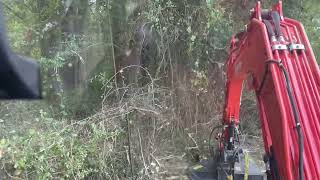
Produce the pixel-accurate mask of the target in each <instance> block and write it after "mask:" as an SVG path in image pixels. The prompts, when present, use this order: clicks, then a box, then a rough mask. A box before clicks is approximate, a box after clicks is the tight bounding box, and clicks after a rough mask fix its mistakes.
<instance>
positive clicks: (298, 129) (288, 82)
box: [279, 64, 304, 180]
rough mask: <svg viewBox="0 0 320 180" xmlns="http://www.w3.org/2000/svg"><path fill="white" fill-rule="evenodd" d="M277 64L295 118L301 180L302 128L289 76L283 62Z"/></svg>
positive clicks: (301, 178) (301, 177) (301, 176)
mask: <svg viewBox="0 0 320 180" xmlns="http://www.w3.org/2000/svg"><path fill="white" fill-rule="evenodd" d="M279 65H280V68H281V69H282V71H283V74H284V76H285V79H286V83H287V91H288V95H289V99H290V104H291V106H292V109H293V115H294V120H295V123H296V128H297V132H298V138H299V179H300V180H303V179H304V172H303V151H304V142H303V141H304V140H303V136H302V130H301V124H300V118H299V114H298V108H297V104H296V102H295V100H294V97H293V93H292V87H291V81H290V78H289V74H288V71H287V70H286V68H285V67H284V66H283V64H279Z"/></svg>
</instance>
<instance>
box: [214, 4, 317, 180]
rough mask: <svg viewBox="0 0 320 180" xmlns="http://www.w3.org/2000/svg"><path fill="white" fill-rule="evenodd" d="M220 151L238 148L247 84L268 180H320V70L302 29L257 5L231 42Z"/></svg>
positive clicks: (278, 12) (279, 7) (275, 10)
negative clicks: (255, 111) (253, 98)
mask: <svg viewBox="0 0 320 180" xmlns="http://www.w3.org/2000/svg"><path fill="white" fill-rule="evenodd" d="M227 63H228V64H227V84H226V88H227V90H226V92H227V94H226V104H225V109H224V116H223V125H224V127H225V130H224V133H223V136H222V137H221V139H220V142H221V143H220V151H221V152H223V151H232V150H234V149H235V147H234V141H235V139H236V136H237V129H238V126H239V124H240V116H239V112H240V102H241V94H242V88H243V83H244V81H245V80H246V81H247V82H248V85H249V87H250V89H252V90H254V91H255V92H256V98H257V101H258V109H259V114H260V120H261V125H262V132H263V139H264V147H265V152H266V157H267V158H266V159H267V161H268V162H267V163H269V164H270V170H269V172H270V175H269V178H270V179H287V180H294V179H297V178H298V177H299V178H298V179H300V180H302V179H320V71H319V66H318V64H317V61H316V59H315V56H314V53H313V51H312V47H311V45H310V42H309V40H308V37H307V35H306V32H305V30H304V28H303V26H302V24H301V23H300V22H298V21H296V20H292V19H289V18H286V17H284V16H283V12H282V2H281V1H280V2H279V3H278V4H277V5H276V6H274V8H273V9H272V10H263V9H262V8H261V5H260V2H258V3H257V4H256V7H255V9H254V11H253V12H252V17H251V20H250V23H249V24H248V26H247V30H246V31H245V32H242V33H239V34H237V35H235V36H234V37H233V38H232V40H231V48H230V56H229V59H228V62H227Z"/></svg>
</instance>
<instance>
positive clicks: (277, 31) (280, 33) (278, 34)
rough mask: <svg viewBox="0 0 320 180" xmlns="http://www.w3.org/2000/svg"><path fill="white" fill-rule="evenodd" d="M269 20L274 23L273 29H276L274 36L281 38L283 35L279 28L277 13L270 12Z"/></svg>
mask: <svg viewBox="0 0 320 180" xmlns="http://www.w3.org/2000/svg"><path fill="white" fill-rule="evenodd" d="M271 18H272V21H273V23H274V26H275V29H276V35H277V36H278V37H281V36H283V33H282V31H281V26H280V15H279V13H278V12H277V11H272V12H271Z"/></svg>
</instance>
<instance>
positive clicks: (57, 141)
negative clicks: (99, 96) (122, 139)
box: [0, 111, 123, 179]
mask: <svg viewBox="0 0 320 180" xmlns="http://www.w3.org/2000/svg"><path fill="white" fill-rule="evenodd" d="M40 118H41V119H40V122H41V124H42V128H41V129H29V130H28V132H27V133H26V134H25V135H23V136H18V135H15V136H13V137H9V138H7V139H2V140H1V141H0V149H1V151H2V153H3V154H4V155H5V157H4V159H2V162H3V163H4V165H5V168H6V169H7V170H8V171H9V172H11V171H12V170H14V172H20V173H18V174H17V173H15V174H16V176H19V177H23V178H32V177H33V178H36V179H53V178H54V179H56V178H61V179H83V178H85V177H87V176H88V175H91V176H92V175H95V174H96V175H98V176H100V177H106V178H107V177H108V176H107V175H106V174H104V173H102V171H101V170H102V169H103V170H105V171H106V172H105V173H110V177H109V178H110V179H111V177H112V174H111V172H118V170H119V169H113V168H114V167H117V166H119V165H115V164H113V163H114V161H116V160H117V159H118V160H119V162H121V161H122V160H121V158H122V156H121V153H118V152H116V150H115V149H114V148H115V147H113V146H114V145H116V143H115V142H114V140H115V139H117V138H118V137H119V136H120V135H121V134H122V133H123V131H122V130H121V128H118V127H113V128H111V126H109V127H107V126H105V124H106V123H103V121H101V122H100V123H99V122H94V121H92V119H90V120H83V121H79V122H77V123H74V124H69V125H68V124H65V123H64V122H63V120H62V121H57V120H55V119H53V118H50V116H49V114H48V113H46V112H44V111H41V112H40ZM115 154H117V155H115ZM111 157H112V158H111ZM110 164H112V165H113V166H109V165H110ZM118 175H119V176H121V173H120V172H119V174H118Z"/></svg>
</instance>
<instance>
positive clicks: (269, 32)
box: [263, 20, 276, 38]
mask: <svg viewBox="0 0 320 180" xmlns="http://www.w3.org/2000/svg"><path fill="white" fill-rule="evenodd" d="M263 22H264V24H265V25H266V27H267V31H268V34H269V37H270V38H272V37H275V36H276V34H275V33H274V30H273V28H272V25H271V23H270V21H268V20H263Z"/></svg>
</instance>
